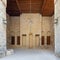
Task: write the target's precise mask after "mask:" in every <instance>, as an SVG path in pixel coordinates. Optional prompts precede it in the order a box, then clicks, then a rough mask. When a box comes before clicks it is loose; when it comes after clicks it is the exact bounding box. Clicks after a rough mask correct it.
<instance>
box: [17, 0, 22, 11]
mask: <svg viewBox="0 0 60 60" xmlns="http://www.w3.org/2000/svg"><path fill="white" fill-rule="evenodd" d="M16 4H17V7H18V9H19V11H20V12H21V9H20V4H19V1H18V0H16Z"/></svg>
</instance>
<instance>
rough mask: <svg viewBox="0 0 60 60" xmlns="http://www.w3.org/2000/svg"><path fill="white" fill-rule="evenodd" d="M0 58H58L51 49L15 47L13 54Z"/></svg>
mask: <svg viewBox="0 0 60 60" xmlns="http://www.w3.org/2000/svg"><path fill="white" fill-rule="evenodd" d="M0 60H60V58H59V57H57V56H55V54H54V52H53V51H50V50H44V49H43V50H41V49H15V50H14V54H13V55H10V56H6V57H4V58H0Z"/></svg>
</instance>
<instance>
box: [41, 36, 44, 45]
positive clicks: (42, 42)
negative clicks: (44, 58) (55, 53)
mask: <svg viewBox="0 0 60 60" xmlns="http://www.w3.org/2000/svg"><path fill="white" fill-rule="evenodd" d="M44 42H45V38H44V36H41V45H44Z"/></svg>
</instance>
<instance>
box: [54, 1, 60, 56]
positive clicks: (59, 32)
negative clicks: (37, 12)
mask: <svg viewBox="0 0 60 60" xmlns="http://www.w3.org/2000/svg"><path fill="white" fill-rule="evenodd" d="M54 4H55V14H54V15H55V24H54V26H55V53H56V54H57V55H59V56H60V0H56V1H55V3H54Z"/></svg>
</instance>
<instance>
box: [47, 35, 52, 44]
mask: <svg viewBox="0 0 60 60" xmlns="http://www.w3.org/2000/svg"><path fill="white" fill-rule="evenodd" d="M50 44H51V38H50V36H47V45H50Z"/></svg>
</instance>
